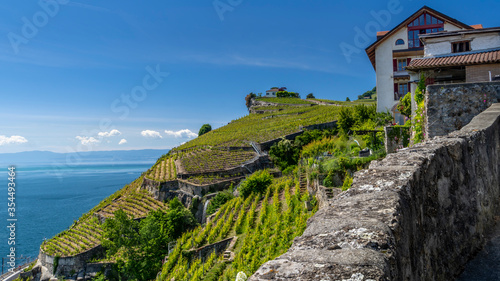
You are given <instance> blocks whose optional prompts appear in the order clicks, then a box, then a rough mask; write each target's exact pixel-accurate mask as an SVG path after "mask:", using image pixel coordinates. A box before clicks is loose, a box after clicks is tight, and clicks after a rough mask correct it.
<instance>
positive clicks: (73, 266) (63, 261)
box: [38, 245, 104, 276]
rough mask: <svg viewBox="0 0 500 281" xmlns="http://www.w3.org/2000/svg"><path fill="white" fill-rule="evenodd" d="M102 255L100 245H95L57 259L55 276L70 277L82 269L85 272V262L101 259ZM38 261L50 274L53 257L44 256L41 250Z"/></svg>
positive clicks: (102, 251)
mask: <svg viewBox="0 0 500 281" xmlns="http://www.w3.org/2000/svg"><path fill="white" fill-rule="evenodd" d="M103 255H104V250H103V248H102V245H97V246H96V247H94V248H92V249H90V250H88V251H86V252H83V253H80V254H77V255H74V256H69V257H60V258H59V259H58V265H57V269H56V272H55V274H54V275H55V276H59V275H63V276H70V275H71V274H72V273H73V272H80V271H81V270H82V269H83V270H86V267H87V262H88V261H89V260H91V259H93V258H96V257H102V256H103ZM38 260H39V261H40V263H41V265H42V266H44V267H45V268H47V270H48V271H49V272H51V273H52V271H53V268H54V261H55V257H54V256H51V255H49V254H46V253H45V252H44V251H43V250H42V249H40V253H39V254H38Z"/></svg>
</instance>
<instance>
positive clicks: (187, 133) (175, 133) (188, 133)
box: [165, 129, 198, 138]
mask: <svg viewBox="0 0 500 281" xmlns="http://www.w3.org/2000/svg"><path fill="white" fill-rule="evenodd" d="M165 134H167V135H168V136H171V137H176V138H196V137H197V136H198V134H195V133H193V132H191V130H189V129H183V130H179V131H169V130H165Z"/></svg>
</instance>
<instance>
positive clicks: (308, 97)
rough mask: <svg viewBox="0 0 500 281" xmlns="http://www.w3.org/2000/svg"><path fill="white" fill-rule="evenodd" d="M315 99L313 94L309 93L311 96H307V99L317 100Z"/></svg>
mask: <svg viewBox="0 0 500 281" xmlns="http://www.w3.org/2000/svg"><path fill="white" fill-rule="evenodd" d="M315 98H316V97H315V96H314V94H313V93H309V94H307V96H306V99H315Z"/></svg>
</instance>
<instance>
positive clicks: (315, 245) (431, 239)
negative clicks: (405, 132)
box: [249, 104, 500, 281]
mask: <svg viewBox="0 0 500 281" xmlns="http://www.w3.org/2000/svg"><path fill="white" fill-rule="evenodd" d="M499 183H500V104H494V105H492V106H491V107H490V108H488V109H487V110H486V111H485V112H483V113H481V114H480V115H478V116H476V117H475V118H474V119H473V120H472V121H471V122H470V124H468V125H467V126H465V127H464V128H462V129H461V130H460V131H458V132H453V133H451V134H450V135H448V136H445V137H438V138H434V139H432V141H428V142H425V143H422V144H418V145H415V146H414V147H412V148H407V149H403V150H400V151H398V152H397V153H393V154H389V155H387V157H386V158H385V159H383V160H380V161H374V162H372V163H371V164H370V167H369V169H366V170H362V171H359V172H357V173H356V174H355V176H354V181H353V184H352V187H351V188H350V189H349V190H348V191H346V192H343V193H341V194H339V195H338V196H336V197H334V198H333V199H331V200H330V202H329V204H328V206H327V207H324V208H322V209H320V210H319V211H318V212H317V213H316V214H315V215H314V216H313V217H311V218H310V219H309V221H308V226H307V228H306V230H305V231H304V233H303V235H302V236H300V237H297V238H295V240H294V242H293V245H292V246H291V248H290V249H289V250H288V252H287V253H285V254H283V255H282V256H280V257H278V258H276V259H275V260H272V261H268V262H267V263H265V264H263V265H262V266H261V267H260V268H259V270H258V271H257V272H256V273H255V274H254V275H253V276H252V277H251V278H250V279H249V280H271V279H272V280H298V281H301V280H409V281H413V280H415V281H417V280H453V279H454V278H455V277H456V276H457V275H458V274H459V273H460V272H461V270H462V269H463V267H464V265H465V264H466V263H467V261H468V260H469V259H470V258H471V257H473V255H474V254H475V253H477V251H478V250H479V249H480V248H481V247H482V245H483V244H484V242H485V241H484V236H483V235H484V234H485V233H486V232H487V231H488V229H490V228H491V227H492V226H493V225H494V223H495V222H494V218H495V216H498V215H499V214H500V209H499V207H500V204H499V200H500V187H499Z"/></svg>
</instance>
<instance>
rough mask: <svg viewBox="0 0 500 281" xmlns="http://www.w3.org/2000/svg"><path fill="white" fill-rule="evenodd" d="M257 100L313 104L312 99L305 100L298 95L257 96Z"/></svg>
mask: <svg viewBox="0 0 500 281" xmlns="http://www.w3.org/2000/svg"><path fill="white" fill-rule="evenodd" d="M256 100H258V101H265V102H270V103H276V104H313V103H312V102H310V101H307V100H303V99H300V98H298V97H276V98H257V99H256ZM288 109H290V108H288Z"/></svg>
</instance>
